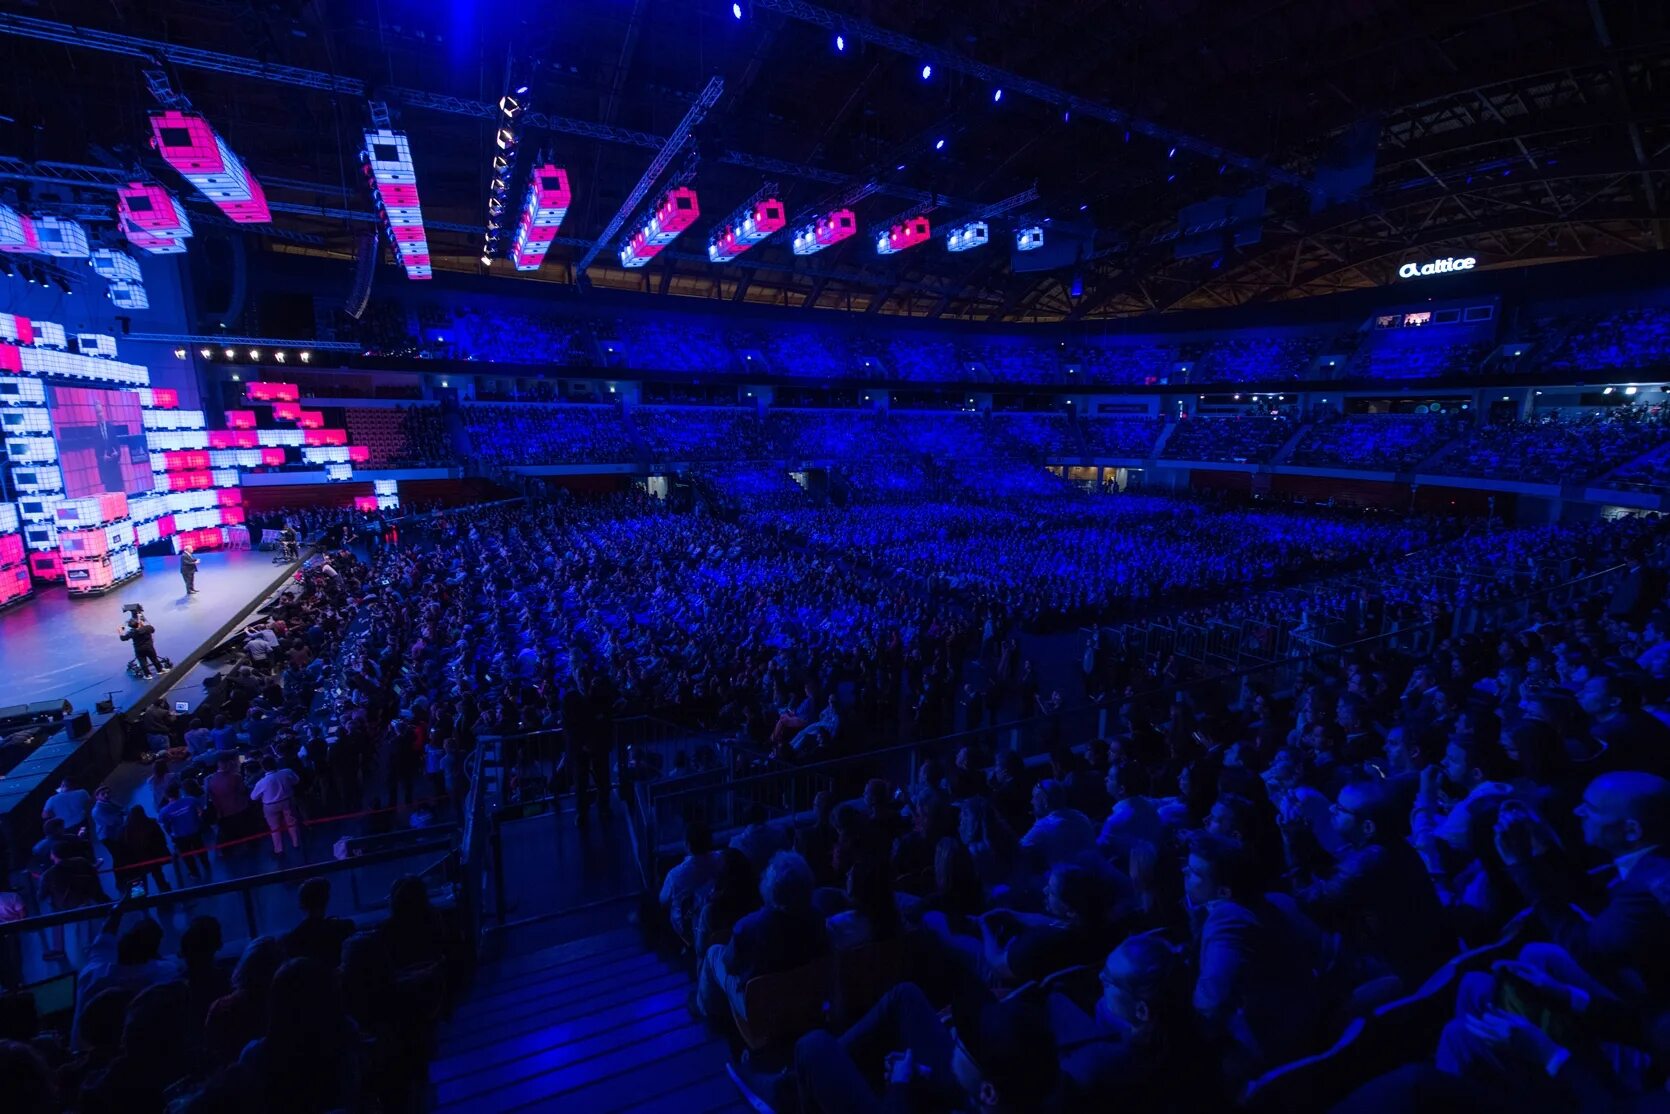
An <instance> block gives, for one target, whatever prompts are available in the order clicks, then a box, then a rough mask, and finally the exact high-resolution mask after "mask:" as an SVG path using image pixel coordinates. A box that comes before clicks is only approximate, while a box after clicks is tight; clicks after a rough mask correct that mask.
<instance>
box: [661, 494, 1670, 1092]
mask: <svg viewBox="0 0 1670 1114" xmlns="http://www.w3.org/2000/svg"><path fill="white" fill-rule="evenodd" d="M1667 541H1670V534H1667V532H1666V529H1665V527H1664V526H1663V525H1662V524H1661V523H1659V522H1656V521H1648V520H1634V521H1627V522H1621V523H1609V524H1594V525H1592V526H1589V527H1581V528H1570V529H1568V530H1566V531H1565V532H1563V533H1560V534H1552V535H1551V534H1544V535H1542V536H1541V537H1540V538H1523V537H1518V536H1515V535H1514V534H1512V533H1511V532H1510V533H1503V534H1496V535H1493V536H1490V537H1478V538H1470V539H1468V540H1466V541H1465V542H1462V543H1457V544H1459V545H1461V546H1462V547H1463V551H1464V552H1463V554H1462V555H1461V557H1462V558H1463V559H1466V558H1484V557H1487V556H1488V555H1490V554H1492V553H1497V554H1499V555H1500V557H1501V559H1502V560H1504V561H1505V562H1507V563H1508V564H1509V565H1510V566H1517V565H1520V564H1521V563H1523V562H1524V561H1525V560H1526V558H1527V557H1529V558H1531V559H1533V560H1534V559H1535V558H1536V557H1537V556H1538V555H1539V554H1540V553H1541V552H1542V551H1543V548H1544V546H1543V545H1542V544H1539V543H1547V549H1548V550H1549V551H1550V556H1551V558H1552V559H1558V558H1559V557H1560V556H1570V557H1572V558H1574V559H1583V560H1594V561H1603V560H1606V559H1609V558H1612V557H1616V558H1619V559H1621V560H1622V562H1623V570H1621V572H1620V575H1618V576H1617V577H1616V578H1615V579H1614V580H1612V581H1610V582H1609V583H1608V585H1607V591H1604V592H1600V593H1597V594H1593V595H1588V596H1582V597H1578V598H1572V597H1569V596H1565V595H1561V594H1558V593H1554V594H1550V595H1548V596H1546V597H1544V598H1543V599H1542V600H1541V601H1540V602H1538V603H1537V604H1536V605H1535V606H1533V607H1532V608H1531V609H1530V610H1529V612H1528V613H1525V612H1520V613H1515V614H1517V615H1519V616H1520V617H1519V618H1517V619H1515V620H1514V621H1511V622H1509V623H1502V624H1499V623H1495V622H1491V623H1486V624H1483V625H1481V626H1479V627H1478V628H1477V629H1473V630H1470V631H1466V632H1464V633H1453V632H1451V631H1450V630H1448V629H1445V630H1443V631H1442V632H1441V633H1440V636H1439V637H1438V638H1437V639H1436V640H1435V641H1433V642H1431V643H1428V644H1426V645H1425V646H1424V647H1423V648H1421V649H1419V650H1415V651H1411V650H1409V649H1407V648H1402V649H1392V648H1391V647H1390V646H1387V645H1385V644H1381V645H1377V646H1375V647H1373V648H1370V649H1365V650H1361V651H1358V652H1349V651H1348V652H1344V653H1340V654H1337V655H1330V656H1324V657H1322V658H1318V659H1314V660H1312V661H1310V662H1309V663H1307V669H1306V671H1305V673H1304V674H1303V676H1302V678H1301V680H1300V683H1299V684H1298V686H1297V688H1296V689H1295V690H1294V691H1293V692H1292V693H1291V694H1287V693H1277V692H1274V691H1270V690H1267V689H1263V688H1259V687H1256V686H1255V687H1251V688H1248V687H1245V686H1235V685H1233V684H1225V685H1222V686H1218V687H1213V686H1199V685H1195V686H1190V687H1188V689H1187V691H1182V690H1176V691H1173V690H1172V689H1171V688H1170V687H1169V686H1167V687H1164V688H1150V689H1149V690H1147V693H1146V694H1145V695H1139V696H1137V697H1135V698H1131V699H1127V701H1126V702H1125V703H1124V704H1123V705H1122V706H1121V707H1120V708H1119V711H1118V715H1117V717H1115V718H1114V720H1113V721H1112V723H1111V726H1110V729H1109V734H1108V735H1107V736H1105V737H1103V738H1099V739H1094V740H1088V741H1086V742H1085V743H1084V745H1082V746H1080V747H1069V746H1058V747H1056V748H1055V749H1053V750H1052V751H1050V752H1049V753H1048V754H1047V755H1045V756H1042V761H1032V762H1028V761H1024V760H1023V759H1022V758H1021V756H1020V755H1019V754H1018V753H1016V752H1012V751H1002V752H998V753H993V752H992V751H989V750H985V749H983V748H982V747H981V746H980V744H979V743H978V742H977V741H976V742H972V743H968V744H967V745H964V746H962V747H960V748H959V749H958V750H956V751H955V752H954V753H946V754H944V755H941V756H936V757H932V758H930V759H928V760H927V761H926V762H925V763H924V764H923V765H921V766H920V768H919V770H918V772H917V775H916V776H915V777H914V779H913V780H912V782H911V783H910V784H908V785H900V786H892V785H889V784H887V783H885V782H882V781H879V780H875V781H872V782H870V783H869V784H866V785H864V786H863V788H862V793H859V794H856V795H855V796H854V797H853V798H852V799H850V800H843V799H842V795H841V794H839V793H835V792H829V793H825V794H823V795H821V796H820V797H819V798H818V800H817V801H816V803H815V806H814V808H813V810H812V813H811V815H810V816H808V817H800V818H796V819H795V820H780V821H776V822H773V821H772V820H770V819H769V818H768V817H767V815H766V813H765V810H764V809H756V811H755V812H754V814H753V815H752V816H750V817H749V818H748V820H749V822H748V824H747V826H746V827H744V828H743V829H742V830H741V831H740V832H738V833H737V834H736V836H735V837H734V838H732V839H730V840H729V841H728V846H720V844H719V842H718V841H716V840H715V838H714V836H713V834H712V833H711V832H710V831H709V829H708V828H707V827H706V826H705V825H704V824H703V823H701V821H700V820H699V819H693V820H692V821H691V822H690V823H689V825H688V826H687V828H686V831H687V837H688V838H687V853H686V855H685V857H684V858H683V860H682V861H680V862H678V863H677V864H676V865H675V866H673V868H672V869H671V870H669V871H668V872H667V873H666V875H665V880H664V884H663V886H662V889H661V891H660V898H661V903H662V907H663V909H664V911H665V913H666V918H667V925H668V928H669V931H671V932H672V933H674V934H676V936H677V937H678V938H679V939H680V940H682V941H683V942H684V943H685V944H686V945H687V946H688V947H689V949H690V953H689V954H690V955H691V958H692V961H693V963H694V964H695V967H696V974H697V984H696V992H695V994H694V996H693V1004H692V1006H693V1010H694V1011H695V1012H696V1013H697V1014H698V1015H699V1016H700V1017H702V1018H703V1019H705V1021H706V1022H707V1023H708V1024H709V1025H711V1026H712V1027H713V1028H714V1029H715V1030H716V1031H718V1032H720V1033H722V1034H724V1035H726V1036H728V1037H730V1038H731V1039H733V1040H736V1041H738V1042H740V1041H741V1039H742V1038H743V1036H744V1035H746V1036H747V1037H748V1039H749V1043H750V1045H751V1046H753V1047H760V1044H759V1041H760V1034H759V1033H758V1032H756V1031H755V1030H756V1028H757V1027H758V1026H759V1025H761V1024H772V1022H771V1021H769V1020H767V1019H768V1018H782V1017H801V1016H804V1014H805V1012H806V1011H804V1010H802V1011H798V1012H796V1011H793V1010H787V1009H781V1008H770V1007H771V1006H772V1004H771V1003H770V1002H767V1001H764V1000H762V999H761V997H760V992H759V990H758V987H759V986H760V985H762V984H758V983H756V984H755V989H754V990H753V991H750V990H749V989H748V988H749V984H750V981H751V980H755V979H759V978H761V977H762V976H771V975H778V976H785V978H784V979H783V980H782V985H784V986H791V985H792V986H795V987H797V992H798V993H802V994H817V993H820V992H821V991H820V989H819V988H820V986H824V987H828V988H829V993H832V994H835V995H836V998H837V999H838V998H839V996H840V994H841V993H842V992H843V990H842V988H843V987H845V988H846V989H849V990H850V989H851V987H850V985H849V984H851V983H853V982H856V983H858V984H860V985H863V984H864V983H865V981H866V980H865V979H864V978H863V973H864V972H867V971H876V970H888V971H892V972H893V973H894V977H893V978H892V979H889V980H885V981H884V982H883V984H882V985H880V986H877V985H874V983H875V979H870V980H869V983H870V987H869V988H870V989H871V990H872V991H874V993H872V994H871V995H870V996H869V997H868V998H867V999H866V1000H865V1001H862V1002H860V1003H857V1004H856V1006H853V1007H852V1008H851V1009H850V1010H849V1011H848V1012H846V1013H844V1014H842V1015H841V1016H840V1017H839V1020H838V1023H837V1026H836V1027H835V1028H834V1029H827V1030H826V1029H821V1028H817V1027H815V1026H813V1027H812V1031H810V1032H806V1030H805V1028H804V1027H799V1028H791V1029H789V1030H788V1031H787V1032H780V1033H777V1034H776V1036H777V1037H778V1038H779V1039H781V1040H786V1041H788V1042H789V1048H790V1051H788V1052H787V1053H786V1054H785V1055H784V1056H783V1057H782V1058H781V1059H779V1060H778V1061H777V1062H778V1063H781V1064H782V1065H783V1066H782V1067H781V1069H780V1070H779V1069H777V1068H775V1067H774V1066H773V1062H772V1060H771V1059H770V1058H769V1057H765V1056H762V1057H760V1058H759V1059H758V1060H756V1061H754V1062H752V1064H751V1066H749V1067H745V1068H744V1069H743V1075H744V1077H745V1079H747V1081H748V1082H749V1084H750V1086H751V1087H752V1088H753V1089H754V1090H756V1092H758V1093H761V1094H764V1095H766V1096H768V1097H770V1098H772V1099H773V1100H774V1102H775V1103H776V1104H777V1107H776V1108H777V1109H786V1110H798V1111H801V1112H803V1114H812V1112H816V1111H825V1112H828V1114H846V1112H848V1111H876V1110H888V1111H928V1110H942V1109H955V1110H964V1109H967V1110H975V1109H979V1110H988V1111H1011V1110H1013V1111H1020V1110H1027V1111H1053V1110H1083V1109H1098V1108H1104V1107H1113V1106H1121V1107H1122V1106H1125V1105H1131V1106H1135V1107H1152V1108H1156V1109H1168V1110H1187V1111H1195V1110H1199V1111H1209V1110H1211V1111H1215V1110H1221V1109H1225V1108H1228V1107H1229V1106H1230V1105H1232V1104H1233V1103H1234V1102H1235V1101H1236V1100H1237V1099H1238V1098H1239V1097H1240V1096H1242V1095H1243V1094H1245V1093H1246V1092H1247V1091H1248V1089H1249V1087H1255V1085H1256V1081H1258V1080H1260V1079H1261V1077H1262V1076H1263V1075H1264V1074H1265V1073H1267V1072H1269V1071H1270V1070H1271V1069H1274V1068H1278V1067H1279V1066H1281V1065H1283V1064H1285V1063H1287V1062H1289V1061H1292V1060H1294V1059H1296V1058H1298V1057H1302V1056H1308V1055H1313V1054H1318V1053H1321V1052H1322V1051H1323V1050H1325V1049H1327V1048H1328V1047H1329V1045H1330V1044H1332V1043H1333V1041H1334V1040H1335V1038H1336V1037H1337V1036H1338V1035H1339V1034H1340V1033H1341V1032H1342V1031H1344V1030H1345V1029H1346V1028H1347V1026H1348V1025H1349V1024H1350V1023H1351V1022H1352V1021H1353V1019H1360V1018H1364V1017H1368V1016H1370V1015H1371V1014H1374V1013H1375V1011H1377V1010H1380V1009H1388V1010H1395V1009H1397V1008H1398V1005H1399V1003H1401V1002H1402V1000H1403V999H1404V998H1405V997H1406V996H1409V995H1412V994H1414V993H1416V992H1417V991H1419V990H1421V988H1422V987H1423V986H1425V985H1428V980H1429V979H1433V978H1434V976H1435V975H1437V976H1438V978H1437V980H1436V981H1435V982H1434V983H1433V984H1432V985H1434V986H1436V987H1437V990H1436V991H1435V992H1436V993H1440V994H1441V995H1442V996H1443V997H1442V999H1441V1001H1442V1006H1443V1009H1444V1010H1445V1011H1447V1014H1448V1017H1449V1020H1448V1023H1447V1024H1445V1023H1442V1019H1441V1018H1440V1019H1439V1021H1438V1023H1435V1024H1433V1025H1432V1026H1431V1028H1430V1031H1428V1032H1426V1033H1425V1034H1424V1036H1423V1037H1422V1038H1421V1042H1420V1043H1419V1044H1418V1046H1417V1047H1414V1048H1413V1049H1409V1048H1404V1047H1392V1048H1387V1049H1385V1050H1382V1051H1380V1052H1379V1053H1378V1054H1376V1053H1375V1050H1373V1049H1370V1050H1368V1051H1367V1052H1364V1053H1361V1054H1360V1057H1359V1059H1357V1060H1355V1061H1351V1062H1352V1063H1355V1064H1359V1065H1369V1066H1367V1067H1363V1068H1361V1069H1360V1074H1359V1075H1357V1076H1351V1075H1346V1076H1345V1077H1343V1078H1340V1077H1338V1076H1327V1075H1321V1074H1319V1075H1317V1076H1315V1077H1314V1078H1315V1079H1316V1080H1317V1081H1318V1084H1317V1085H1319V1086H1320V1085H1322V1083H1323V1081H1325V1083H1326V1085H1327V1086H1328V1087H1329V1088H1331V1089H1332V1090H1331V1093H1318V1092H1316V1091H1307V1092H1306V1093H1305V1097H1304V1099H1303V1101H1304V1102H1305V1103H1306V1104H1307V1106H1308V1108H1314V1109H1337V1110H1340V1111H1348V1110H1388V1111H1390V1110H1400V1111H1407V1110H1417V1109H1420V1110H1430V1109H1438V1110H1457V1111H1460V1110H1472V1111H1479V1110H1485V1111H1493V1110H1502V1111H1508V1110H1515V1111H1538V1112H1540V1111H1549V1112H1553V1111H1571V1110H1580V1111H1584V1112H1585V1114H1588V1112H1594V1114H1600V1112H1602V1111H1613V1110H1624V1109H1628V1110H1659V1109H1663V1108H1664V1106H1663V1103H1662V1098H1663V1080H1664V1077H1665V1069H1666V1059H1665V1058H1666V1056H1667V1054H1670V1050H1667V1049H1666V1047H1665V1044H1664V1033H1665V1030H1664V1027H1663V1019H1664V1017H1665V1016H1666V1014H1667V1011H1670V984H1667V983H1666V982H1665V977H1664V976H1665V971H1666V970H1667V968H1666V966H1665V964H1664V962H1663V959H1662V955H1661V952H1662V949H1661V948H1660V947H1659V942H1660V940H1661V939H1662V934H1663V933H1664V932H1665V931H1666V930H1667V929H1670V901H1667V900H1666V898H1665V896H1664V893H1665V889H1666V887H1665V883H1664V879H1665V878H1666V877H1670V862H1667V861H1666V859H1665V855H1664V852H1663V850H1662V847H1663V843H1664V840H1665V839H1666V838H1667V837H1670V613H1667V612H1666V611H1665V610H1664V607H1665V602H1666V600H1665V587H1666V583H1667V575H1666V570H1667V568H1670V562H1667V560H1666V548H1665V547H1666V543H1667ZM1457 558H1458V554H1457V553H1455V552H1451V553H1449V554H1448V555H1447V557H1446V558H1445V561H1446V562H1453V561H1455V560H1457ZM1568 571H1569V570H1568ZM1528 575H1530V574H1528ZM1541 583H1543V584H1544V586H1547V585H1548V583H1549V582H1548V581H1546V580H1544V581H1541ZM1481 947H1483V948H1487V949H1489V951H1488V952H1487V953H1484V954H1486V958H1485V959H1483V960H1479V961H1476V962H1475V963H1474V964H1472V965H1470V966H1469V965H1467V964H1466V963H1465V962H1464V961H1460V960H1459V958H1458V957H1461V956H1463V954H1464V953H1467V952H1468V949H1472V948H1481ZM831 959H833V964H832V965H830V960H831ZM820 964H821V965H823V966H820ZM1458 964H1459V965H1458ZM1447 965H1448V966H1447ZM831 970H832V971H835V972H845V974H836V975H830V974H827V973H825V974H822V975H819V974H817V973H816V972H819V971H823V972H828V971H831ZM1441 971H1446V972H1447V973H1446V974H1442V975H1439V972H1441ZM796 972H802V974H801V975H800V976H799V978H798V979H795V978H787V977H786V976H790V975H792V974H794V973H796ZM820 978H822V979H825V980H830V979H833V980H834V982H833V984H831V983H830V982H828V981H826V982H824V983H822V984H820V983H819V982H817V981H816V980H817V979H820ZM888 982H891V983H894V985H891V986H890V987H889V986H887V983H888ZM1429 992H1434V991H1429ZM835 1000H836V999H831V1001H832V1003H833V1002H834V1001H835ZM778 1005H779V1006H782V1005H783V1004H782V1003H779V1004H778ZM946 1007H949V1014H948V1015H947V1014H946V1012H945V1010H946ZM832 1008H833V1007H832ZM756 1011H758V1012H757V1013H756ZM778 1023H779V1024H791V1023H790V1022H778ZM739 1027H740V1028H739ZM802 1033H804V1035H801V1034H802ZM797 1036H798V1038H799V1039H798V1041H796V1040H795V1038H796V1037H797ZM1290 1097H1291V1098H1293V1099H1294V1100H1298V1099H1299V1096H1297V1095H1292V1094H1291V1093H1290ZM1336 1103H1337V1105H1335V1104H1336Z"/></svg>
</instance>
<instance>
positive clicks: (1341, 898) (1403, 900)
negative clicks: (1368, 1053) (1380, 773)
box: [1283, 782, 1455, 987]
mask: <svg viewBox="0 0 1670 1114" xmlns="http://www.w3.org/2000/svg"><path fill="white" fill-rule="evenodd" d="M1396 805H1397V803H1396V798H1395V797H1393V796H1392V795H1391V794H1390V793H1389V792H1387V791H1386V790H1385V789H1384V788H1382V787H1378V786H1376V785H1374V784H1372V783H1367V782H1358V783H1354V784H1352V785H1348V786H1346V787H1345V788H1344V789H1342V790H1340V794H1339V799H1338V800H1337V801H1336V802H1335V803H1334V805H1333V808H1332V814H1331V815H1332V821H1333V830H1334V834H1335V835H1336V836H1337V837H1338V838H1339V841H1340V846H1339V850H1338V851H1337V852H1336V853H1334V854H1331V855H1330V854H1325V853H1324V854H1316V853H1314V852H1312V851H1307V850H1306V849H1305V848H1304V840H1303V838H1302V833H1301V830H1300V828H1299V827H1297V826H1296V824H1295V823H1293V822H1292V821H1291V820H1290V821H1289V822H1287V823H1286V824H1285V825H1284V828H1283V831H1284V834H1285V835H1286V836H1287V842H1288V849H1289V861H1290V864H1291V865H1292V866H1293V868H1294V882H1295V885H1294V889H1293V896H1294V898H1295V899H1296V900H1297V901H1298V903H1299V906H1300V908H1302V909H1303V910H1304V911H1305V912H1306V913H1307V914H1309V915H1310V916H1312V917H1314V918H1316V920H1317V922H1318V923H1320V924H1322V925H1323V927H1325V928H1331V929H1334V930H1336V931H1338V932H1340V933H1341V934H1342V935H1343V936H1344V938H1345V940H1346V941H1347V942H1348V943H1349V944H1351V945H1352V946H1353V947H1354V948H1355V949H1356V950H1357V954H1358V956H1359V958H1361V959H1364V960H1368V961H1370V962H1371V964H1384V965H1385V967H1386V968H1389V970H1390V973H1393V974H1396V975H1398V976H1399V977H1400V978H1402V979H1403V981H1404V985H1405V986H1407V987H1415V986H1418V985H1420V983H1421V981H1422V980H1424V979H1425V978H1426V977H1427V976H1428V975H1430V974H1431V973H1432V971H1433V970H1434V969H1435V968H1436V967H1437V966H1438V965H1439V964H1440V963H1442V962H1443V960H1444V958H1445V957H1446V956H1447V955H1449V954H1451V953H1452V952H1454V951H1455V938H1454V936H1453V935H1451V934H1450V933H1449V932H1448V931H1447V929H1446V926H1445V918H1444V914H1443V907H1442V905H1441V904H1440V902H1439V900H1438V894H1437V891H1436V890H1435V889H1434V888H1433V885H1432V879H1431V877H1430V876H1429V875H1428V873H1427V870H1426V866H1425V864H1424V863H1422V862H1421V859H1420V856H1419V855H1417V854H1416V853H1415V850H1414V848H1412V847H1410V846H1409V844H1408V843H1407V842H1406V841H1405V840H1404V839H1403V838H1402V837H1401V836H1400V835H1399V829H1400V827H1401V824H1400V820H1401V818H1400V817H1398V816H1397V815H1396V811H1397V807H1396ZM1371 973H1372V974H1378V973H1382V972H1379V971H1373V972H1370V971H1365V972H1364V974H1365V977H1366V976H1368V975H1369V974H1371Z"/></svg>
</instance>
